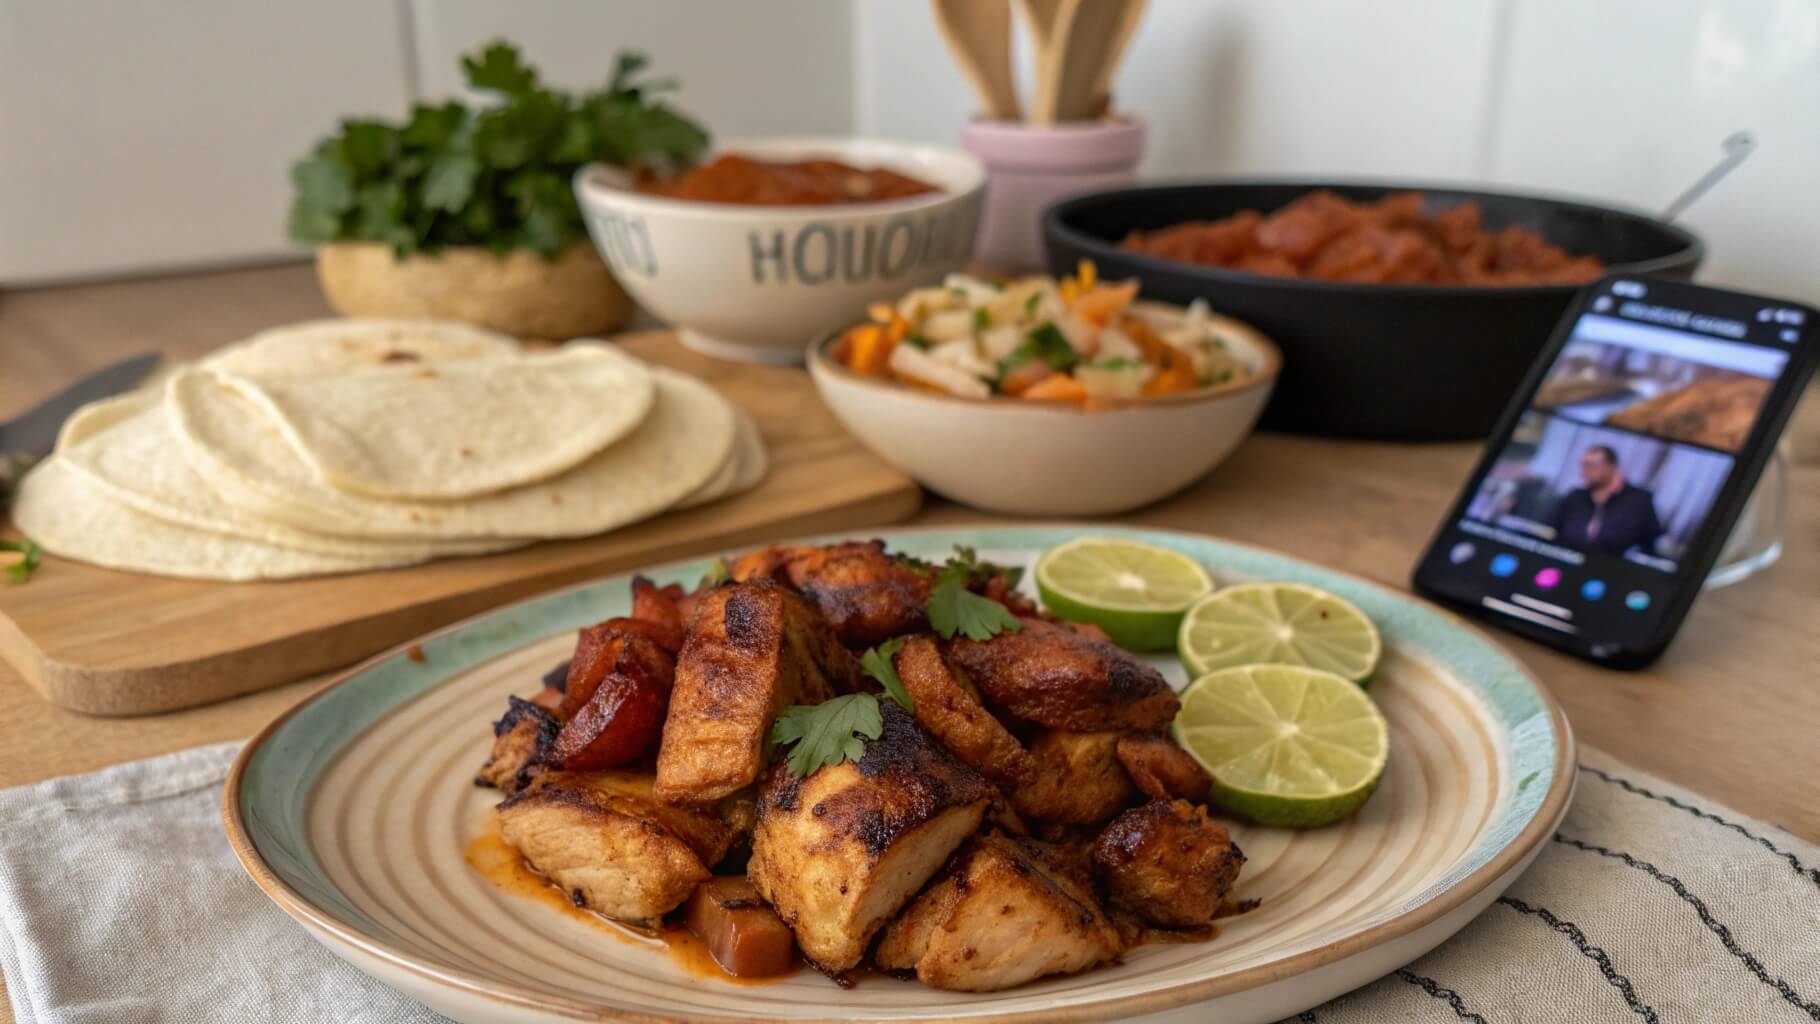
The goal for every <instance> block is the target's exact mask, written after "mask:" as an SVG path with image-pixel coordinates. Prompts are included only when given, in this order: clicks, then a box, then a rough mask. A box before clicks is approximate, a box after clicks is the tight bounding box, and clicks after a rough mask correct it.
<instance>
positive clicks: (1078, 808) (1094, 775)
mask: <svg viewBox="0 0 1820 1024" xmlns="http://www.w3.org/2000/svg"><path fill="white" fill-rule="evenodd" d="M1122 735H1123V734H1122V733H1117V732H1067V731H1064V730H1061V729H1048V730H1045V731H1044V732H1043V733H1042V734H1041V735H1039V736H1037V738H1036V739H1034V740H1032V741H1031V742H1030V770H1029V772H1028V773H1027V774H1026V775H1025V777H1024V781H1022V782H1020V783H1018V784H1017V785H1015V786H1012V787H1010V790H1009V792H1010V795H1011V806H1012V809H1014V810H1016V811H1017V813H1018V814H1019V815H1021V816H1023V817H1025V818H1032V819H1034V820H1036V821H1042V822H1048V823H1050V824H1056V825H1092V824H1095V823H1097V822H1102V821H1106V820H1107V819H1109V818H1111V817H1112V816H1113V815H1115V814H1117V813H1119V811H1121V810H1123V809H1124V808H1125V807H1127V806H1128V805H1130V804H1131V802H1132V801H1133V800H1135V799H1136V798H1137V795H1138V793H1137V788H1136V787H1135V786H1133V785H1132V784H1131V777H1130V776H1129V775H1127V774H1125V769H1124V767H1123V766H1121V765H1120V764H1119V759H1118V743H1119V738H1120V737H1121V736H1122Z"/></svg>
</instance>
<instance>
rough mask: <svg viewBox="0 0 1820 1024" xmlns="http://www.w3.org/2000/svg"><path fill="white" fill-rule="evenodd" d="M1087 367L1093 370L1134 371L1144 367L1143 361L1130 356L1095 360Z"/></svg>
mask: <svg viewBox="0 0 1820 1024" xmlns="http://www.w3.org/2000/svg"><path fill="white" fill-rule="evenodd" d="M1087 365H1088V366H1090V367H1092V368H1094V369H1095V370H1134V369H1137V368H1138V367H1140V366H1142V365H1144V361H1143V360H1142V359H1133V358H1131V357H1130V356H1112V357H1111V358H1109V359H1095V360H1094V361H1093V362H1091V363H1088V364H1087Z"/></svg>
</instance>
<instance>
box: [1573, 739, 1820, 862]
mask: <svg viewBox="0 0 1820 1024" xmlns="http://www.w3.org/2000/svg"><path fill="white" fill-rule="evenodd" d="M1580 770H1581V771H1583V772H1587V773H1588V774H1591V775H1594V776H1597V777H1598V778H1601V779H1604V780H1605V781H1606V782H1609V783H1611V784H1612V785H1614V786H1617V787H1619V788H1620V789H1623V790H1624V791H1625V792H1627V793H1635V794H1636V795H1638V796H1640V797H1643V798H1644V799H1646V800H1654V801H1656V802H1657V803H1664V804H1667V805H1668V806H1670V807H1673V808H1674V809H1676V810H1678V811H1686V812H1687V813H1689V814H1691V815H1693V816H1694V817H1696V818H1701V819H1703V820H1706V821H1710V822H1712V823H1713V824H1715V825H1723V826H1724V827H1726V828H1729V829H1731V830H1732V831H1733V832H1736V833H1738V834H1739V835H1741V836H1743V837H1744V838H1746V839H1749V840H1750V841H1751V842H1754V843H1756V844H1757V845H1758V846H1761V847H1763V848H1764V849H1765V850H1768V851H1769V852H1771V853H1773V854H1775V855H1776V856H1778V857H1781V858H1782V859H1783V860H1785V861H1788V864H1789V867H1792V868H1794V869H1795V874H1797V875H1803V876H1805V877H1806V878H1807V879H1808V881H1810V882H1813V883H1814V884H1815V885H1820V868H1810V867H1808V866H1807V865H1806V864H1803V863H1801V859H1800V858H1799V857H1796V856H1795V855H1794V854H1792V853H1789V852H1788V851H1787V850H1784V849H1782V848H1780V847H1778V846H1777V845H1776V844H1775V843H1772V842H1770V841H1769V840H1767V839H1765V838H1763V837H1762V836H1760V835H1758V834H1757V833H1755V832H1752V831H1751V830H1750V829H1748V828H1745V827H1744V826H1743V825H1740V824H1738V823H1737V822H1735V821H1726V820H1725V819H1724V818H1721V817H1719V816H1718V815H1717V814H1714V813H1713V812H1711V811H1708V810H1703V809H1701V808H1699V807H1695V806H1693V805H1692V804H1687V803H1683V802H1682V801H1680V800H1676V799H1675V798H1674V797H1672V796H1668V795H1667V794H1664V793H1657V792H1654V791H1652V790H1648V789H1645V788H1643V787H1642V786H1639V785H1637V784H1636V783H1634V782H1632V781H1630V780H1629V779H1624V778H1619V777H1618V776H1616V775H1613V774H1611V773H1610V772H1602V771H1600V770H1599V769H1597V768H1594V767H1592V766H1591V765H1585V764H1583V765H1581V766H1580Z"/></svg>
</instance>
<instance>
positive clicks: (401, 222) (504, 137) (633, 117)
mask: <svg viewBox="0 0 1820 1024" xmlns="http://www.w3.org/2000/svg"><path fill="white" fill-rule="evenodd" d="M646 63H647V61H646V58H645V57H644V55H643V54H639V53H621V54H620V55H619V56H618V58H617V61H616V63H615V66H614V69H613V76H612V78H611V79H610V80H609V81H608V83H607V85H606V87H605V88H604V89H601V90H598V91H595V92H587V93H582V94H580V95H571V94H570V93H567V92H563V91H561V90H557V89H553V88H550V87H548V86H546V85H544V84H543V83H542V82H541V81H540V80H539V78H538V75H537V71H536V70H535V69H533V68H532V67H530V66H529V65H527V64H525V63H524V62H523V61H522V60H521V59H520V58H519V55H518V50H517V49H516V48H515V47H513V46H512V45H511V44H509V43H504V42H496V43H493V44H491V45H490V46H488V47H487V48H486V49H484V50H482V51H480V52H479V53H476V54H471V55H469V56H466V57H463V58H462V60H461V66H462V71H463V72H464V73H465V75H466V77H467V83H468V86H469V88H471V89H474V90H476V91H479V92H483V93H488V94H490V95H491V97H492V99H493V101H494V102H491V103H489V104H486V105H484V106H481V107H477V108H469V107H467V106H465V105H463V104H461V103H456V102H450V103H444V104H441V105H437V106H432V105H426V104H419V105H418V106H417V107H416V108H415V109H414V110H413V111H412V112H411V118H410V120H409V121H408V122H406V123H404V124H402V125H400V124H392V123H388V122H385V121H373V120H350V121H344V122H342V125H341V130H340V131H339V132H338V133H337V134H335V135H331V136H329V137H328V138H326V139H323V140H322V141H321V142H319V143H318V144H317V145H316V148H315V149H314V150H312V151H311V152H310V155H309V156H307V157H305V158H304V159H303V160H301V161H299V162H298V163H297V164H296V165H295V166H293V167H292V168H291V181H292V182H293V183H294V184H295V186H296V197H295V200H294V201H293V203H292V206H291V215H290V234H291V237H292V238H293V239H295V240H297V241H299V242H307V243H323V242H351V241H360V242H383V243H385V244H387V245H390V246H391V247H392V250H393V252H394V253H396V254H397V255H398V256H400V257H404V256H407V255H409V254H411V253H413V252H418V251H424V252H434V251H436V250H438V249H441V248H443V247H444V246H451V245H472V246H485V247H487V248H490V249H492V250H493V251H495V252H500V253H503V252H506V251H508V250H511V249H521V248H522V249H530V250H532V251H534V252H537V253H540V254H542V255H543V256H545V257H551V258H553V257H555V256H556V255H557V254H558V253H559V252H561V251H562V250H563V249H564V248H565V247H566V246H568V245H569V244H570V243H572V242H575V241H577V240H579V239H581V238H582V237H583V236H584V234H585V232H584V229H583V227H582V221H581V211H580V210H579V209H578V208H577V206H576V204H575V194H574V191H573V190H572V189H571V187H570V179H571V178H573V177H574V174H575V172H576V171H577V170H578V169H579V168H580V167H581V166H582V165H584V164H587V163H590V162H593V161H600V162H603V163H608V164H612V165H614V166H618V167H634V166H648V167H653V168H655V169H658V170H669V169H672V168H675V167H679V166H686V165H688V164H690V163H693V162H694V161H695V160H696V159H697V158H698V157H700V156H701V154H702V152H703V151H704V150H706V149H707V146H708V136H707V134H706V133H705V132H704V131H703V130H702V129H701V127H700V126H699V125H697V124H696V123H695V122H694V121H692V120H690V119H689V118H688V117H686V116H684V115H683V114H681V113H678V112H677V111H675V110H673V109H671V108H670V107H668V106H666V105H665V104H663V103H661V102H656V101H654V100H652V98H651V97H652V96H654V95H656V94H658V93H661V92H664V91H667V90H670V89H673V88H675V83H674V82H673V81H670V80H667V79H663V80H650V79H641V78H640V74H641V72H643V71H644V69H645V66H646Z"/></svg>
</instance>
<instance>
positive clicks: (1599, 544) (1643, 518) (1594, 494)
mask: <svg viewBox="0 0 1820 1024" xmlns="http://www.w3.org/2000/svg"><path fill="white" fill-rule="evenodd" d="M1580 482H1581V483H1583V484H1585V486H1584V487H1580V488H1576V489H1575V490H1574V491H1572V492H1570V493H1569V494H1568V495H1567V497H1566V498H1564V499H1562V501H1561V504H1560V507H1559V508H1557V509H1556V510H1555V514H1554V519H1553V521H1552V522H1551V523H1550V524H1549V525H1551V526H1553V527H1554V528H1555V539H1556V540H1559V541H1563V542H1565V543H1568V544H1572V545H1575V546H1577V547H1582V548H1597V549H1598V550H1600V551H1607V552H1610V553H1611V554H1614V555H1621V554H1623V553H1624V552H1626V551H1629V550H1631V549H1632V548H1638V549H1641V550H1642V551H1644V552H1645V553H1648V554H1654V553H1655V549H1656V539H1657V538H1658V537H1660V536H1662V523H1661V521H1660V520H1658V519H1657V518H1656V496H1655V495H1654V494H1651V493H1650V492H1649V491H1648V490H1647V489H1645V488H1642V487H1638V486H1636V485H1635V484H1632V483H1631V482H1630V481H1628V480H1626V479H1624V471H1623V470H1622V469H1621V468H1619V466H1618V453H1617V452H1616V451H1613V450H1612V449H1611V448H1610V447H1608V446H1606V445H1602V444H1596V445H1593V446H1592V447H1590V448H1588V449H1586V450H1585V451H1583V452H1581V453H1580Z"/></svg>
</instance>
